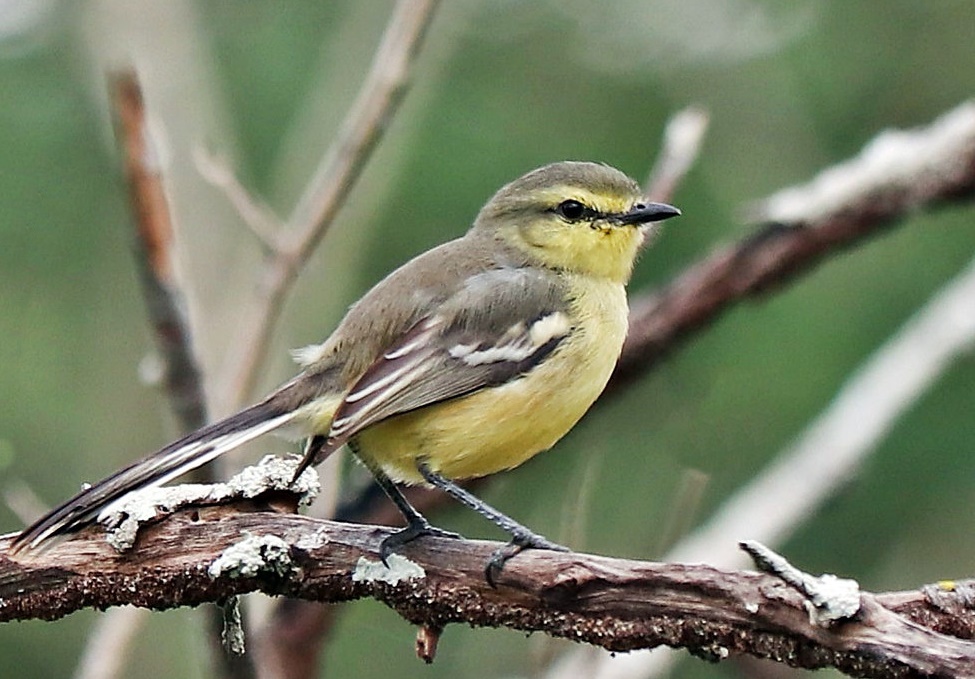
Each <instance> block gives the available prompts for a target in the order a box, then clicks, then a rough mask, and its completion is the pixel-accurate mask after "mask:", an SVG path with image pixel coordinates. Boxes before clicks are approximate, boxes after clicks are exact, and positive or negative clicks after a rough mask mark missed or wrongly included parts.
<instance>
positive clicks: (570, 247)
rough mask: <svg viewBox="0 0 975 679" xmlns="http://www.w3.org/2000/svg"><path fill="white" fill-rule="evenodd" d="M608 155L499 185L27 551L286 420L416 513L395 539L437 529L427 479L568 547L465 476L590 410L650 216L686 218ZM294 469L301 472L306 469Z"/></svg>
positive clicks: (528, 451) (538, 544) (38, 532)
mask: <svg viewBox="0 0 975 679" xmlns="http://www.w3.org/2000/svg"><path fill="white" fill-rule="evenodd" d="M679 214H680V211H679V210H677V209H676V208H674V207H671V206H669V205H664V204H660V203H648V202H645V201H644V200H643V199H642V197H641V191H640V188H639V186H638V185H637V183H636V182H634V181H633V180H632V179H630V178H629V177H627V176H626V175H624V174H623V173H621V172H620V171H618V170H616V169H614V168H612V167H609V166H606V165H600V164H596V163H588V162H561V163H554V164H551V165H547V166H545V167H541V168H538V169H536V170H534V171H532V172H529V173H528V174H526V175H524V176H523V177H521V178H519V179H517V180H515V181H513V182H511V183H510V184H508V185H506V186H504V187H503V188H502V189H501V190H499V191H498V192H497V193H496V194H495V195H494V197H492V198H491V200H489V201H488V202H487V204H486V205H485V206H484V207H483V208H482V209H481V212H480V214H478V216H477V219H476V220H475V221H474V225H473V227H472V228H471V229H470V230H469V231H468V232H467V234H466V235H464V236H463V237H462V238H458V239H457V240H454V241H451V242H449V243H445V244H444V245H441V246H439V247H436V248H433V249H432V250H429V251H428V252H425V253H423V254H422V255H419V256H418V257H416V258H414V259H413V260H411V261H409V262H408V263H406V264H405V265H403V266H402V267H400V268H399V269H397V270H396V271H394V272H393V273H391V274H390V275H389V276H387V277H386V278H385V279H384V280H382V281H381V282H380V283H379V284H377V285H376V286H375V287H374V288H372V290H370V291H369V292H368V293H366V295H365V296H364V297H363V298H362V299H361V300H359V301H358V302H357V303H356V304H355V305H354V306H352V308H351V309H350V310H349V312H348V313H347V314H346V316H345V318H344V319H343V320H342V322H341V323H340V324H339V326H338V328H337V329H336V330H335V332H334V333H332V335H331V337H329V338H328V339H327V340H326V341H325V342H324V343H323V344H321V345H317V346H312V347H307V348H305V349H302V350H300V351H298V352H296V357H297V359H298V361H299V363H300V364H301V365H302V368H303V370H302V371H301V373H300V374H299V375H298V376H297V377H295V378H294V379H292V380H291V381H290V382H288V383H286V384H285V385H284V386H282V387H281V388H279V389H278V390H276V391H275V392H274V393H272V394H271V395H270V396H268V397H267V398H265V399H264V400H263V401H261V402H260V403H258V404H256V405H253V406H251V407H249V408H246V409H244V410H242V411H240V412H238V413H236V414H234V415H231V416H230V417H228V418H226V419H224V420H221V421H219V422H215V423H213V424H210V425H208V426H206V427H203V428H202V429H199V430H197V431H195V432H193V433H191V434H188V435H187V436H184V437H183V438H181V439H179V440H178V441H175V442H173V443H171V444H169V445H168V446H166V447H164V448H162V449H161V450H159V451H158V452H156V453H153V454H152V455H150V456H148V457H146V458H145V459H143V460H140V461H138V462H135V463H133V464H131V465H130V466H128V467H126V468H124V469H122V470H120V471H118V472H116V473H115V474H113V475H111V476H109V477H108V478H106V479H105V480H103V481H100V482H98V483H96V484H94V485H93V486H90V487H88V488H86V489H85V490H83V491H81V492H80V493H78V495H76V496H75V497H73V498H71V499H70V500H68V501H67V502H65V503H64V504H62V505H61V506H59V507H57V508H56V509H54V510H53V511H52V512H50V513H49V514H47V515H46V516H44V517H43V518H41V519H40V520H38V521H37V522H36V523H34V524H33V525H32V526H30V527H28V528H27V529H25V530H24V531H23V532H22V533H21V534H20V535H19V536H18V537H17V539H16V540H15V542H14V545H13V551H19V550H22V549H24V548H26V547H36V546H38V545H40V544H42V543H44V542H45V541H48V540H50V539H53V538H55V537H58V536H63V535H67V534H70V533H73V532H76V531H78V530H79V529H81V528H82V527H84V526H86V525H88V524H90V523H93V522H94V521H96V520H97V519H98V518H99V517H100V516H104V515H106V514H107V513H108V512H109V511H110V510H111V508H112V505H113V504H114V503H116V502H117V501H119V500H120V498H122V497H123V496H125V495H127V494H128V493H131V492H132V491H134V490H138V489H141V488H145V487H148V486H155V485H159V484H162V483H165V482H167V481H169V480H171V479H173V478H175V477H177V476H179V475H180V474H183V473H184V472H186V471H189V470H190V469H194V468H196V467H198V466H200V465H202V464H204V463H206V462H208V461H210V460H212V459H214V458H216V457H218V456H219V455H222V454H224V453H226V452H228V451H230V450H233V449H234V448H237V447H238V446H240V445H242V444H244V443H246V442H248V441H250V440H252V439H254V438H255V437H257V436H260V435H262V434H265V433H267V432H270V431H273V430H275V429H278V428H281V427H284V426H285V425H288V428H289V430H294V429H297V430H298V431H299V432H301V433H302V434H303V435H304V436H307V437H308V446H307V448H306V453H305V457H304V459H303V460H302V463H301V465H300V468H299V470H298V472H297V473H301V471H303V470H304V469H305V468H306V467H308V466H309V465H312V464H317V463H319V462H321V461H322V460H323V459H324V458H325V457H327V456H328V455H329V454H331V453H332V452H334V451H335V450H337V449H338V448H339V447H341V446H342V445H344V444H348V446H349V448H350V449H351V451H352V452H353V454H354V455H355V456H356V457H357V458H358V459H359V460H360V461H361V462H362V463H363V464H364V465H365V466H366V467H367V468H368V469H369V470H370V471H371V472H372V474H373V476H374V477H375V479H376V482H377V483H378V484H379V485H380V487H381V488H382V489H383V491H385V493H386V494H387V495H388V496H389V498H390V499H391V500H392V501H393V502H394V503H395V504H396V506H397V507H398V509H399V510H400V511H401V512H402V513H403V516H404V517H405V519H406V527H405V528H404V529H402V530H401V531H399V532H397V533H395V534H393V535H391V536H390V537H388V538H386V540H385V541H384V542H383V544H382V549H381V554H382V556H383V558H384V560H385V557H386V556H387V555H388V554H389V553H390V551H391V550H393V549H395V548H397V547H398V546H401V545H403V544H404V543H406V542H408V541H410V540H413V539H416V538H417V537H420V536H423V535H430V534H434V535H448V536H454V537H456V536H455V534H453V533H447V532H446V531H442V530H439V529H436V528H434V527H433V526H431V525H430V524H429V523H428V522H427V520H426V519H425V518H424V517H423V516H422V515H421V514H420V513H419V512H417V511H416V510H415V509H414V508H413V507H412V506H411V505H410V504H409V503H408V502H407V500H406V498H405V497H404V496H403V494H402V493H401V492H400V491H399V489H398V488H397V485H396V484H397V483H407V484H416V483H427V484H430V485H432V486H435V487H437V488H440V489H441V490H443V491H445V492H447V493H449V494H450V495H451V496H453V497H454V498H456V499H457V500H459V501H460V502H462V503H463V504H465V505H467V506H469V507H471V508H473V509H474V510H476V511H477V512H479V513H480V514H482V515H483V516H485V517H486V518H488V519H489V520H491V521H493V522H494V523H495V524H496V525H498V526H499V527H500V528H502V529H503V530H505V531H506V532H507V533H509V534H510V535H511V537H512V542H511V545H510V547H509V548H508V549H504V550H499V551H498V552H497V553H496V554H495V557H494V558H493V559H492V561H491V562H490V563H489V572H490V569H491V568H497V569H500V568H501V567H502V566H503V564H504V562H505V561H506V560H507V559H508V558H510V557H511V556H513V555H514V554H516V553H517V552H518V551H519V550H521V549H524V548H528V547H534V548H541V549H562V548H561V547H560V546H559V545H556V544H554V543H552V542H549V541H548V540H546V539H545V538H543V537H542V536H540V535H537V534H535V533H533V532H532V531H531V530H529V529H528V528H526V527H524V526H522V525H521V524H519V523H517V522H515V521H514V520H512V519H510V518H509V517H507V516H505V515H504V514H502V513H501V512H499V511H497V510H496V509H494V508H492V507H490V506H489V505H487V504H486V503H484V502H483V501H481V500H479V499H478V498H476V497H474V496H473V495H471V494H470V493H469V492H468V491H466V490H465V489H464V488H462V487H461V486H459V485H457V484H456V483H455V481H457V480H462V479H469V478H474V477H480V476H485V475H487V474H493V473H495V472H498V471H501V470H504V469H510V468H512V467H516V466H518V465H519V464H521V463H522V462H524V461H525V460H527V459H528V458H530V457H532V456H533V455H535V454H536V453H538V452H540V451H542V450H546V449H548V448H550V447H551V446H552V445H554V444H555V442H556V441H558V440H559V439H560V438H562V436H564V435H565V434H566V432H568V431H569V430H570V429H571V428H572V427H573V426H574V425H575V423H576V422H577V421H578V420H579V419H580V418H581V417H582V416H583V414H585V412H586V411H587V410H588V409H589V407H590V406H591V405H592V403H593V402H594V401H595V400H596V398H597V397H598V396H599V394H600V393H601V392H602V390H603V388H604V387H605V386H606V382H607V381H608V380H609V377H610V374H611V372H612V371H613V368H614V366H615V365H616V361H617V359H618V358H619V354H620V349H621V348H622V345H623V340H624V338H625V336H626V330H627V304H626V293H625V291H624V286H625V285H626V283H627V281H628V280H629V278H630V273H631V271H632V268H633V264H634V261H635V259H636V256H637V253H638V252H639V250H640V246H641V244H642V243H643V241H644V238H645V237H646V232H647V230H648V228H649V225H650V224H651V223H652V222H657V221H660V220H664V219H668V218H670V217H673V216H675V215H679ZM296 477H297V474H296Z"/></svg>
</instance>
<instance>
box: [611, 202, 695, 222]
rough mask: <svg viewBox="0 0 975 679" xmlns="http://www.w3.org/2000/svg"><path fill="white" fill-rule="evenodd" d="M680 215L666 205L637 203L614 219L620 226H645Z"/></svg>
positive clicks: (678, 211) (673, 208)
mask: <svg viewBox="0 0 975 679" xmlns="http://www.w3.org/2000/svg"><path fill="white" fill-rule="evenodd" d="M678 215H680V210H678V209H677V208H675V207H674V206H673V205H667V204H666V203H637V204H636V205H634V206H633V207H632V208H630V209H629V210H628V211H626V212H624V213H623V214H621V215H619V216H618V217H617V218H616V219H617V221H618V222H619V223H620V224H647V223H649V222H661V221H663V220H665V219H670V218H671V217H677V216H678Z"/></svg>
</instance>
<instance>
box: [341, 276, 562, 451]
mask: <svg viewBox="0 0 975 679" xmlns="http://www.w3.org/2000/svg"><path fill="white" fill-rule="evenodd" d="M567 305H568V302H567V301H566V300H565V299H564V298H563V296H562V295H561V294H560V287H559V281H558V279H557V277H556V276H555V275H554V274H551V273H549V272H538V271H533V270H527V269H499V270H492V271H490V272H485V273H483V274H480V275H478V276H475V277H473V278H471V279H470V280H469V281H468V282H467V284H466V285H465V286H464V288H463V289H462V290H460V291H459V292H458V293H457V294H455V295H454V296H453V297H452V298H451V299H449V300H447V301H446V302H445V303H444V304H443V305H442V306H440V307H439V308H438V310H437V311H436V313H435V314H433V315H430V316H427V317H425V318H423V319H421V320H420V321H418V322H417V323H416V324H415V325H414V326H413V327H412V328H410V330H409V331H407V332H406V333H405V334H403V335H402V336H401V337H400V338H399V339H398V340H397V341H396V342H395V343H393V344H392V345H391V346H389V347H387V348H386V350H385V351H384V352H383V353H382V354H381V355H380V356H379V358H378V359H376V360H375V361H374V362H373V363H372V365H370V366H369V367H368V368H367V369H366V371H365V372H364V373H363V374H362V375H361V376H360V377H359V379H358V380H357V381H356V382H355V384H354V385H353V386H352V388H351V389H350V390H349V392H348V394H347V395H346V397H345V399H344V400H343V402H342V404H341V405H340V406H339V408H338V410H337V411H336V413H335V417H334V419H333V421H332V425H331V431H330V432H329V435H328V446H329V448H332V446H335V447H337V446H339V445H341V444H342V443H343V442H345V441H347V440H348V439H350V438H352V437H353V436H355V435H356V433H358V432H360V431H362V430H363V429H365V428H366V427H368V426H370V425H372V424H375V423H377V422H379V421H381V420H384V419H386V418H389V417H392V416H394V415H399V414H403V413H406V412H410V411H412V410H416V409H418V408H423V407H425V406H429V405H432V404H434V403H438V402H442V401H446V400H449V399H452V398H457V397H460V396H464V395H467V394H470V393H473V392H475V391H478V390H480V389H484V388H487V387H492V386H497V385H499V384H504V383H505V382H508V381H510V380H513V379H517V378H518V377H520V376H521V375H524V374H526V373H527V372H529V371H530V370H531V369H532V368H533V367H535V366H536V365H538V364H539V363H540V362H541V361H543V360H544V359H545V357H546V356H548V355H549V354H550V353H551V352H553V351H555V350H556V348H557V347H558V346H559V344H560V343H561V342H562V341H564V340H565V338H566V337H568V336H569V335H570V334H571V332H572V330H573V327H572V323H571V321H570V315H569V313H568V309H567Z"/></svg>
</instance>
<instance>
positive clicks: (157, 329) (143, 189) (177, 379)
mask: <svg viewBox="0 0 975 679" xmlns="http://www.w3.org/2000/svg"><path fill="white" fill-rule="evenodd" d="M110 88H111V93H112V102H113V104H114V109H113V110H114V114H115V121H116V125H115V129H116V136H117V137H118V142H119V146H120V147H121V148H122V150H123V152H124V162H125V175H126V179H127V180H128V188H129V202H130V204H131V206H132V213H133V215H134V216H135V220H136V227H137V229H136V234H137V236H138V238H137V240H136V244H137V246H136V248H135V252H136V263H137V264H138V266H139V273H140V278H141V282H142V293H143V297H144V299H145V303H146V310H147V312H148V315H149V322H150V323H151V325H152V329H153V331H154V339H155V341H156V347H157V350H158V351H159V354H160V356H161V358H162V362H163V365H164V370H163V376H164V377H163V379H164V386H165V390H166V395H167V397H168V399H169V402H170V406H171V407H172V409H173V412H174V413H175V414H176V417H177V418H178V420H179V423H180V427H181V428H182V429H183V430H185V431H192V430H193V429H198V428H200V427H202V426H203V425H204V424H206V420H207V416H206V404H205V401H204V396H203V385H202V381H201V377H200V370H199V368H198V366H197V363H196V360H195V359H194V357H193V348H192V342H191V340H190V331H189V327H188V325H187V323H186V321H185V318H184V315H183V311H182V294H181V292H180V290H179V285H178V283H177V281H176V277H175V274H174V267H173V223H172V217H171V215H170V212H169V203H168V201H167V200H166V191H165V187H164V186H163V180H162V175H161V171H160V168H159V164H158V163H159V161H158V158H159V153H158V151H157V149H156V148H155V146H154V142H153V139H152V135H151V133H150V129H149V125H148V123H147V117H146V110H145V102H144V100H143V96H142V87H141V86H140V84H139V80H138V77H137V76H136V74H135V73H134V72H133V71H123V72H120V73H117V74H115V75H114V76H112V77H111V79H110Z"/></svg>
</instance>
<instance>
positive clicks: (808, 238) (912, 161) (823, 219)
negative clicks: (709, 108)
mask: <svg viewBox="0 0 975 679" xmlns="http://www.w3.org/2000/svg"><path fill="white" fill-rule="evenodd" d="M973 195H975V103H972V102H969V103H965V104H963V105H961V106H959V107H958V108H956V109H955V110H953V111H951V112H949V113H947V114H945V115H944V116H942V117H941V118H939V119H938V120H936V121H935V122H934V123H932V124H931V125H930V126H928V127H926V128H922V129H918V130H913V131H908V132H885V133H883V134H881V135H880V136H878V137H877V138H876V139H875V140H874V141H873V142H871V143H870V144H869V145H868V146H867V147H866V148H865V149H864V151H863V152H862V153H861V154H860V155H859V156H858V157H856V158H854V159H853V160H850V161H848V162H847V163H844V164H842V165H838V166H836V167H834V168H831V169H829V170H826V171H824V172H823V173H822V174H820V175H819V177H817V178H816V179H814V180H813V181H812V182H810V183H809V184H807V185H804V186H799V187H794V188H790V189H786V190H784V191H780V192H779V193H777V194H775V195H773V196H772V197H771V198H768V199H767V200H765V201H762V202H761V203H759V204H758V205H756V206H755V207H754V208H753V209H752V214H753V217H754V218H755V219H756V220H757V221H759V222H762V223H765V224H766V225H765V226H763V227H762V228H761V229H760V230H759V231H758V232H757V233H756V234H755V235H753V236H752V237H751V238H748V239H746V240H744V241H742V242H740V243H737V244H735V245H733V246H731V247H728V248H725V249H722V250H720V251H718V252H716V253H714V254H713V255H711V256H710V257H707V258H706V259H704V260H703V261H701V262H699V263H698V264H696V265H694V266H692V267H691V268H689V269H687V270H686V271H685V272H684V273H683V274H681V275H680V276H678V278H677V279H676V280H674V281H673V282H672V283H671V284H670V285H668V286H667V287H665V288H664V289H662V290H660V291H658V292H656V293H654V294H652V295H648V296H644V297H641V298H637V299H634V300H633V302H632V304H631V313H630V331H629V335H628V336H627V340H626V345H625V346H624V348H623V354H622V356H621V358H620V362H619V365H618V366H617V369H616V373H615V374H614V376H613V380H612V382H611V387H613V388H618V387H619V386H621V385H622V384H623V383H625V382H626V381H628V380H630V379H633V378H636V377H638V376H640V375H643V374H644V373H645V372H646V371H648V370H649V369H650V368H651V367H652V366H653V365H655V364H656V363H657V362H658V361H659V360H660V359H661V358H663V356H664V355H666V354H667V353H668V352H669V351H671V350H673V349H674V348H675V347H676V346H678V345H679V343H680V342H681V341H682V340H684V339H685V338H687V337H689V336H690V335H691V334H693V333H694V332H695V331H697V330H699V329H701V328H702V327H703V326H705V325H707V324H709V323H711V322H713V321H714V320H715V319H716V318H717V317H718V316H720V315H721V313H723V312H724V311H725V310H727V309H728V308H730V307H731V306H732V305H734V304H735V303H737V302H739V301H741V300H743V299H746V298H749V297H753V296H756V295H758V294H761V293H763V292H766V291H768V290H769V289H770V288H772V287H774V286H776V285H779V284H782V283H783V282H785V281H787V280H789V279H791V278H793V277H795V276H797V275H799V274H801V273H803V272H805V271H807V270H809V269H810V268H812V267H813V266H815V265H816V264H818V263H819V262H820V261H822V260H824V259H825V258H827V257H829V256H831V255H834V254H836V253H837V252H839V251H841V250H843V249H845V248H848V247H851V246H852V245H854V244H856V243H858V242H860V241H862V240H863V239H865V238H868V237H870V236H872V235H876V234H877V233H879V232H881V231H882V230H883V229H884V228H888V227H890V226H892V225H894V224H896V223H897V222H898V221H899V220H901V219H903V218H904V217H906V216H909V215H910V214H912V213H914V212H916V211H918V210H922V209H933V208H935V207H937V206H941V205H946V204H950V203H952V202H959V201H962V200H968V199H970V198H971V197H972V196H973Z"/></svg>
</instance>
